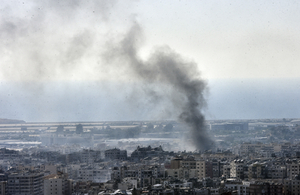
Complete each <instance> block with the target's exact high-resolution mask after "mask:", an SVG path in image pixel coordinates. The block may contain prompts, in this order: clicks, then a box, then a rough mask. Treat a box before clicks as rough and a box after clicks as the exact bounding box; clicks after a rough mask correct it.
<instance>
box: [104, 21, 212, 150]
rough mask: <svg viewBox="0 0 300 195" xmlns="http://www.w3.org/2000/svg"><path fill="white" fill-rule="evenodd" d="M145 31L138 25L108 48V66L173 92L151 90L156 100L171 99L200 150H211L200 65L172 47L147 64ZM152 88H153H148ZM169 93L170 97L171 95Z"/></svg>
mask: <svg viewBox="0 0 300 195" xmlns="http://www.w3.org/2000/svg"><path fill="white" fill-rule="evenodd" d="M142 37H143V36H142V29H141V27H140V25H139V24H138V23H136V22H134V25H133V26H132V27H131V29H130V30H129V32H128V33H126V35H125V36H124V38H123V39H122V40H121V41H120V42H117V43H114V44H112V45H110V47H108V48H109V49H108V50H107V51H106V52H105V54H104V58H105V59H106V61H107V62H108V63H114V64H122V66H124V65H127V68H128V70H129V71H128V72H129V75H128V76H129V77H134V78H138V79H139V80H140V81H141V82H146V83H148V84H149V83H151V84H153V83H155V84H156V85H160V86H161V87H163V88H164V87H166V88H168V89H169V90H167V91H168V92H167V93H166V91H165V90H156V91H155V93H153V90H150V91H151V92H152V93H147V95H150V96H152V95H154V96H155V99H157V101H159V98H167V101H170V102H172V105H171V106H172V107H171V108H169V110H173V112H174V111H175V113H178V114H179V116H178V118H179V119H180V121H182V122H184V123H185V124H187V125H188V126H189V128H190V132H191V137H192V140H193V144H194V146H195V147H196V148H197V149H208V148H210V147H211V144H212V141H211V140H210V138H209V137H208V136H207V133H206V130H205V128H206V127H205V118H204V116H203V114H202V113H201V109H203V107H204V106H205V105H206V102H205V98H204V93H205V90H206V82H205V81H204V80H202V79H201V77H200V72H199V70H198V68H197V64H196V63H194V62H190V61H186V60H184V59H183V58H182V57H181V56H180V55H179V54H177V53H176V52H174V51H172V50H171V49H170V48H168V47H161V48H157V49H156V50H155V51H154V53H153V54H152V55H151V56H150V57H149V59H147V60H143V59H141V57H139V55H138V51H139V49H140V48H139V46H140V42H142V41H141V39H142ZM148 86H149V85H148ZM168 93H169V94H168Z"/></svg>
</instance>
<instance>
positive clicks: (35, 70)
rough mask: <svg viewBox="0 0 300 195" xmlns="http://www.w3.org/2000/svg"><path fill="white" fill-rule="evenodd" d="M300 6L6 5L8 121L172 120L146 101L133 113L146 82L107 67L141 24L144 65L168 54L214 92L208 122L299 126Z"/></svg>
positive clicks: (1, 16)
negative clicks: (137, 91)
mask: <svg viewBox="0 0 300 195" xmlns="http://www.w3.org/2000/svg"><path fill="white" fill-rule="evenodd" d="M299 4H300V3H299V2H298V1H288V0H287V1H238V0H236V1H233V0H226V1H214V0H210V1H174V0H170V1H146V0H144V1H116V0H106V1H92V0H90V1H88V0H87V1H71V0H64V1H58V0H41V1H16V0H15V1H13V0H4V1H1V2H0V56H1V59H0V82H1V84H0V87H1V88H0V92H1V95H0V107H1V111H0V118H17V119H24V120H27V121H75V120H81V121H87V120H136V119H137V120H140V119H153V118H155V119H157V118H159V117H162V118H164V117H163V116H164V114H160V113H163V112H164V110H166V108H163V105H162V104H160V105H159V108H156V109H154V110H152V109H151V108H152V107H149V102H148V100H147V98H145V97H144V96H143V95H140V96H141V99H139V100H138V101H136V102H135V103H134V104H133V103H132V102H131V101H130V100H128V99H130V98H131V97H132V93H133V91H134V89H133V88H132V87H131V86H132V85H133V84H132V83H130V82H133V83H136V82H139V81H138V80H135V78H129V77H128V76H127V74H124V72H126V70H123V69H122V66H118V68H117V69H116V68H111V67H112V66H111V65H110V64H108V63H107V61H106V60H105V59H103V53H105V50H106V49H107V48H108V47H110V45H111V43H118V42H119V41H120V39H121V38H122V37H123V36H124V35H125V34H126V33H127V32H128V31H130V29H131V28H132V26H135V25H137V24H138V26H139V27H140V29H141V35H140V36H139V37H138V41H137V43H136V44H138V51H137V52H138V56H139V57H140V58H141V59H148V58H149V56H150V57H151V55H152V53H155V51H156V50H157V48H159V47H167V48H170V50H172V51H173V52H174V53H176V54H178V55H180V56H181V57H182V58H183V59H185V60H186V61H189V62H191V63H195V64H197V67H198V69H199V71H200V72H201V79H203V80H204V81H205V82H206V83H207V89H208V90H207V91H206V92H205V96H206V97H207V102H208V104H207V107H206V108H205V109H204V112H205V114H206V118H209V119H230V118H235V119H238V118H283V117H285V118H292V117H300V112H299V111H298V110H300V104H299V103H298V102H297V98H298V97H300V96H299V95H300V93H299V92H298V91H300V89H299V84H298V83H299V80H300V79H299V72H300V66H299V62H300V55H298V54H299V53H300V26H299V22H300V12H299V10H300V7H299ZM106 57H107V56H106ZM119 63H120V62H119ZM131 79H132V80H131ZM135 98H136V97H135ZM145 99H146V100H145ZM152 104H153V103H152ZM152 104H150V105H151V106H153V105H152ZM147 105H148V106H147ZM167 117H173V116H170V115H168V116H167Z"/></svg>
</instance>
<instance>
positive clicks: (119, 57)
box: [0, 0, 212, 149]
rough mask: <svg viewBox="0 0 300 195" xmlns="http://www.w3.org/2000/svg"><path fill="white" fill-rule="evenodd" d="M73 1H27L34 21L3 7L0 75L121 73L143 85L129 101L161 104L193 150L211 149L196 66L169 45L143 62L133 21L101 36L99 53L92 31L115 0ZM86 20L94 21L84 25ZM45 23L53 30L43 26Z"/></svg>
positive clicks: (42, 78)
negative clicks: (124, 29) (184, 126)
mask: <svg viewBox="0 0 300 195" xmlns="http://www.w3.org/2000/svg"><path fill="white" fill-rule="evenodd" d="M76 2H77V1H76ZM76 2H75V1H71V0H66V1H59V0H53V1H52V0H51V1H50V0H49V1H46V0H45V1H38V2H35V3H33V2H31V3H32V4H33V6H32V8H31V9H30V10H29V11H30V12H31V13H32V18H25V19H24V18H22V19H21V17H16V16H15V14H14V13H13V11H11V10H10V8H7V9H6V8H5V9H4V10H5V11H4V12H2V15H1V16H2V17H1V18H2V19H0V38H1V43H2V46H1V47H0V52H1V53H2V56H4V57H3V60H2V64H0V65H1V67H0V70H1V73H0V74H1V76H2V77H3V78H9V79H11V77H12V76H13V77H15V78H17V80H20V81H24V80H25V81H26V80H31V79H33V80H38V81H39V82H40V81H47V79H49V78H51V79H56V78H60V79H61V78H69V79H70V78H71V79H73V78H74V75H75V77H76V75H78V74H82V75H83V74H84V75H87V76H84V77H83V78H89V76H90V75H92V74H93V73H95V72H96V73H98V72H101V71H102V70H104V71H105V72H106V73H107V74H109V76H110V77H116V75H122V77H123V78H125V79H129V80H130V79H133V80H135V82H138V83H141V84H139V85H138V86H142V87H137V88H136V89H134V90H133V92H134V93H137V92H139V94H138V95H132V96H131V98H132V99H133V100H132V102H138V101H139V99H150V100H151V102H152V105H156V104H159V103H160V104H159V105H160V106H162V107H164V108H162V110H164V111H163V114H162V116H161V117H162V118H161V119H164V118H168V117H174V116H176V117H178V119H179V120H180V121H182V122H183V123H185V124H187V126H188V128H190V132H191V138H192V139H193V144H194V146H195V148H197V149H208V148H210V146H211V143H212V141H211V140H210V139H209V137H208V136H207V132H206V130H205V123H204V122H205V118H204V116H203V114H202V109H203V107H204V106H205V105H206V103H205V98H204V93H205V90H206V88H207V85H206V82H205V81H204V80H202V79H201V75H200V72H199V70H198V68H197V64H196V63H194V62H191V61H188V60H185V59H183V58H182V57H181V55H179V54H178V53H176V52H174V51H172V49H170V48H169V47H167V46H164V47H159V48H156V49H155V51H154V52H153V53H152V54H151V55H150V57H148V58H147V59H146V60H145V59H143V58H141V57H140V55H139V52H140V49H141V44H142V42H143V32H142V28H141V26H140V25H139V23H138V22H136V21H135V20H134V22H132V26H131V28H130V29H129V30H128V32H127V33H125V34H124V35H123V36H120V35H119V34H117V37H121V38H119V39H115V37H114V38H112V39H110V38H104V39H106V41H105V42H106V45H105V47H104V48H105V49H103V45H101V43H102V42H103V37H104V36H103V34H105V33H103V32H102V34H101V33H98V30H99V31H101V29H100V28H96V27H97V25H100V23H101V25H102V27H103V26H105V25H103V23H109V22H110V21H109V17H110V12H112V11H113V9H112V8H113V7H114V6H115V3H116V2H115V1H99V2H102V3H95V1H78V2H77V3H76ZM97 2H98V1H97ZM77 15H80V16H81V18H80V17H78V16H77ZM71 16H74V18H73V17H71ZM77 17H78V18H77ZM83 18H84V19H83ZM87 18H92V19H90V21H88V22H86V21H85V20H86V19H87ZM53 20H57V23H58V25H54V24H55V22H53ZM48 23H51V24H53V25H54V26H47V24H48ZM85 23H87V24H85ZM110 31H112V30H109V32H108V33H109V34H110ZM99 37H101V38H99ZM107 39H108V40H107ZM116 40H117V41H116ZM99 61H100V62H104V63H99ZM4 65H6V66H4ZM100 70H101V71H100ZM91 77H94V74H93V75H92V76H91ZM99 80H101V78H100V79H99ZM22 83H26V82H22ZM141 88H142V90H140V89H141ZM27 89H29V88H28V87H27ZM31 91H36V89H34V90H31ZM145 106H146V105H145ZM45 120H47V119H45Z"/></svg>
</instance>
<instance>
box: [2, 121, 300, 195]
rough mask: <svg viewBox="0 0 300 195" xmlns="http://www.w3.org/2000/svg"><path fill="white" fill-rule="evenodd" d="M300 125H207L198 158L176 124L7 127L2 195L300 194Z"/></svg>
mask: <svg viewBox="0 0 300 195" xmlns="http://www.w3.org/2000/svg"><path fill="white" fill-rule="evenodd" d="M299 124H300V120H299V119H264V120H263V119H261V120H211V121H210V120H208V121H206V122H205V127H206V131H207V133H208V136H209V137H210V139H211V140H213V144H212V145H211V147H210V149H206V150H197V149H195V148H193V146H192V145H190V144H189V143H190V142H191V140H190V139H191V137H190V133H189V131H188V130H187V129H188V128H186V127H185V126H184V125H183V124H181V123H179V122H176V121H128V122H125V121H115V122H114V121H106V122H80V123H72V122H70V123H26V122H25V121H21V120H9V119H1V124H0V128H1V129H0V130H1V131H0V133H1V140H0V146H1V149H0V156H1V158H0V159H1V174H0V179H1V188H0V189H1V190H0V192H1V193H0V194H45V195H48V194H49V195H50V194H65V195H67V194H73V195H77V194H88V195H95V194H170V195H171V194H172V195H173V194H174V195H175V194H197V195H202V194H203V195H208V194H210V195H219V194H239V195H240V194H242V195H254V194H270V195H275V194H300V185H299V183H300V175H299V173H300V163H299V162H300V160H299V158H300V152H299V151H300V144H299V143H300V133H299V131H300V126H299Z"/></svg>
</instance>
